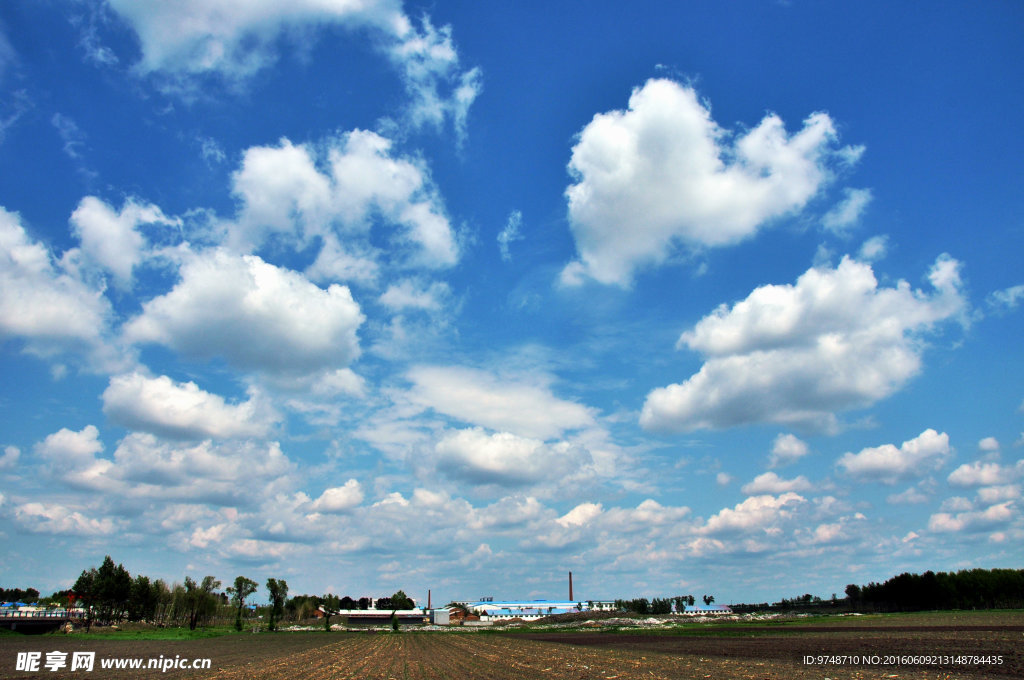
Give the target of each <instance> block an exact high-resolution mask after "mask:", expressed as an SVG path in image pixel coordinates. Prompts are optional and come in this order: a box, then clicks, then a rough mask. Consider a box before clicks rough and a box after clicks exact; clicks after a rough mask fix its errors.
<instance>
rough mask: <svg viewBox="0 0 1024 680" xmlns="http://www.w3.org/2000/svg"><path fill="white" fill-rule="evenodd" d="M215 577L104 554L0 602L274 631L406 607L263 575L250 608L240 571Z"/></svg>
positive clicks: (402, 601)
mask: <svg viewBox="0 0 1024 680" xmlns="http://www.w3.org/2000/svg"><path fill="white" fill-rule="evenodd" d="M220 587H221V582H220V581H219V580H217V579H216V578H215V577H213V576H204V577H203V578H202V579H195V578H192V577H191V576H186V577H185V580H184V582H183V583H172V584H168V583H167V582H165V581H164V580H162V579H155V580H154V579H150V578H149V577H148V576H144V575H142V574H139V575H136V576H134V577H133V576H132V575H131V574H130V573H129V572H128V570H127V569H126V568H125V567H124V565H123V564H115V563H114V560H113V558H111V557H110V555H107V556H106V557H104V559H103V562H102V563H101V564H100V566H99V567H90V568H88V569H84V570H82V573H81V574H80V575H79V577H78V579H77V580H76V581H75V584H74V586H73V587H71V588H70V589H68V590H62V591H57V592H55V593H53V595H51V596H49V597H45V598H40V596H39V595H40V594H39V591H38V590H36V589H35V588H27V589H21V588H9V589H4V588H0V601H4V602H7V601H14V602H26V603H36V604H40V605H44V606H52V607H82V608H84V609H85V610H86V619H85V625H86V627H87V628H88V627H91V626H92V624H93V623H98V624H101V625H111V624H115V623H119V622H123V621H146V622H150V623H153V624H156V625H160V626H188V627H189V628H190V629H191V630H195V629H196V628H197V627H199V626H206V625H210V624H212V623H226V622H227V621H228V620H232V621H233V623H234V626H235V628H236V630H242V629H243V628H244V627H245V626H246V625H247V624H248V623H249V620H250V619H252V618H253V617H263V620H264V621H265V622H266V625H267V628H268V629H269V630H276V629H277V627H278V625H279V623H280V622H281V621H282V620H285V619H292V620H301V619H307V618H309V617H311V616H314V612H315V611H317V610H322V611H323V613H324V619H325V621H324V623H325V627H326V628H327V629H328V630H329V629H330V619H331V616H332V615H334V614H336V613H337V612H338V611H339V610H346V609H370V608H371V607H373V606H374V605H376V607H377V608H380V609H392V610H394V609H412V608H414V607H415V603H414V602H413V600H412V599H411V598H410V597H408V596H407V595H406V594H405V592H404V591H402V590H399V591H398V592H396V593H395V594H394V595H392V596H391V597H383V598H379V599H377V600H376V602H374V601H373V600H371V599H370V598H368V597H361V598H359V599H353V598H351V597H349V596H347V595H346V596H344V597H338V596H337V595H333V594H327V595H296V596H294V597H291V598H289V597H288V583H287V581H285V580H284V579H279V578H269V579H267V582H266V585H265V588H266V592H267V594H268V600H269V603H268V604H266V605H262V606H259V607H256V606H254V605H253V604H252V602H253V600H252V598H251V596H252V595H253V594H254V593H256V592H257V591H258V590H259V589H260V586H259V584H257V583H256V581H254V580H252V579H250V578H247V577H245V576H237V577H236V578H235V580H234V581H233V582H232V584H231V585H229V586H228V587H227V588H225V589H224V591H223V592H221V591H220Z"/></svg>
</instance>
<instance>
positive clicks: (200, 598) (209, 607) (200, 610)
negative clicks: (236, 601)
mask: <svg viewBox="0 0 1024 680" xmlns="http://www.w3.org/2000/svg"><path fill="white" fill-rule="evenodd" d="M217 588H220V581H218V580H217V579H215V578H214V577H213V576H204V577H203V581H202V583H196V582H195V581H194V580H192V577H190V576H186V577H185V606H186V608H187V610H188V629H189V630H195V629H196V626H198V625H199V620H200V619H204V620H205V619H206V618H207V617H209V616H210V615H211V614H213V613H214V612H215V611H216V609H217V597H216V596H215V595H214V593H213V591H214V590H216V589H217Z"/></svg>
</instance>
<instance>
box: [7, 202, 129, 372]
mask: <svg viewBox="0 0 1024 680" xmlns="http://www.w3.org/2000/svg"><path fill="white" fill-rule="evenodd" d="M110 316H111V309H110V304H109V302H107V299H106V298H105V297H104V296H103V290H102V289H100V288H97V287H93V286H90V285H88V284H86V283H85V282H84V281H83V280H82V279H81V278H80V277H79V276H77V274H76V272H75V270H74V268H73V267H72V266H70V265H69V263H67V262H63V261H61V262H58V261H55V259H54V257H53V256H52V255H51V253H50V251H49V250H48V249H47V248H46V246H44V245H43V244H41V243H39V242H38V241H34V240H33V239H32V238H31V237H30V236H29V235H28V234H27V233H26V231H25V228H24V227H23V226H22V224H21V220H20V218H19V216H18V215H17V214H16V213H11V212H7V211H6V210H4V209H3V208H0V337H2V336H7V337H20V338H24V339H26V340H27V342H28V343H29V345H28V347H29V349H31V350H33V351H35V352H37V353H39V354H52V353H54V352H56V351H57V350H59V349H64V348H68V347H72V346H79V347H93V348H95V347H96V346H98V345H99V344H101V342H102V340H101V335H102V333H103V331H104V329H105V328H106V327H107V320H108V319H109V317H110Z"/></svg>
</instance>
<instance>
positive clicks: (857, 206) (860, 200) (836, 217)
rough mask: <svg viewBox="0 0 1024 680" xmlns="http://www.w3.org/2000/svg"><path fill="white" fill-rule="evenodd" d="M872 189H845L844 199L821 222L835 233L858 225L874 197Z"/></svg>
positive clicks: (843, 232)
mask: <svg viewBox="0 0 1024 680" xmlns="http://www.w3.org/2000/svg"><path fill="white" fill-rule="evenodd" d="M872 198H873V197H872V195H871V190H870V189H844V190H843V200H842V201H840V202H839V203H838V204H837V205H836V206H835V207H834V208H832V210H830V211H828V212H827V213H825V216H824V217H822V218H821V224H822V226H824V227H825V229H826V230H828V231H830V232H832V233H834V234H845V233H846V232H848V231H849V230H850V228H852V227H853V226H854V225H856V224H857V223H858V222H859V221H860V218H861V215H863V214H864V210H865V209H867V207H868V204H869V203H871V199H872Z"/></svg>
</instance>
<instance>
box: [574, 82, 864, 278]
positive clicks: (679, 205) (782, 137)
mask: <svg viewBox="0 0 1024 680" xmlns="http://www.w3.org/2000/svg"><path fill="white" fill-rule="evenodd" d="M731 136H732V135H731V134H730V133H729V132H728V131H727V130H724V129H722V128H721V127H719V126H718V125H717V124H716V123H715V122H714V121H713V120H712V118H711V112H710V111H709V110H708V108H707V107H706V106H705V105H704V104H703V103H701V101H700V100H699V99H698V97H697V93H696V92H695V91H694V90H693V89H692V88H690V87H685V86H682V85H680V84H678V83H676V82H673V81H670V80H660V79H656V80H649V81H648V82H647V83H646V84H644V86H643V87H640V88H637V89H635V90H634V91H633V94H632V96H631V97H630V99H629V109H628V110H626V111H612V112H609V113H602V114H598V115H596V116H594V119H593V120H592V121H591V122H590V123H588V124H587V126H586V127H585V128H584V129H583V130H582V132H580V135H579V140H578V142H577V143H576V146H575V147H573V150H572V159H571V161H570V162H569V171H570V173H571V174H572V175H573V177H574V178H575V179H576V183H575V184H573V185H571V186H570V187H569V188H568V189H567V190H566V192H565V193H566V196H567V198H568V201H569V221H570V226H571V227H572V231H573V235H574V236H575V239H576V248H577V251H578V253H579V260H578V261H575V262H572V263H571V264H570V265H569V266H568V267H567V268H566V269H565V270H564V271H563V277H562V278H563V282H565V283H570V284H571V283H578V282H579V281H580V280H581V277H582V276H583V275H586V276H589V277H592V278H594V279H596V280H597V281H600V282H602V283H607V284H616V285H620V286H626V285H629V284H630V282H631V281H632V277H633V273H634V270H635V269H636V268H638V267H640V266H642V265H645V264H657V263H660V262H662V261H663V260H665V258H666V257H668V255H669V254H670V252H671V249H672V247H673V246H674V245H675V244H677V243H678V244H684V245H690V246H722V245H727V244H731V243H736V242H738V241H741V240H743V239H745V238H748V237H750V236H752V235H753V234H754V233H756V232H757V230H758V229H760V228H761V227H762V226H763V225H764V224H765V223H766V222H768V221H770V220H771V219H773V218H777V217H781V216H783V215H787V214H791V213H795V212H798V211H799V210H801V209H802V208H803V207H804V206H805V205H806V203H807V202H808V200H810V199H811V197H813V196H814V195H815V194H816V193H817V192H818V191H819V189H820V188H821V187H822V186H823V185H825V184H826V183H827V182H828V181H829V179H830V176H831V174H832V173H831V171H830V170H829V167H830V163H831V161H832V160H833V159H838V158H845V159H848V158H850V157H851V156H854V155H856V154H855V153H853V151H852V150H850V149H844V150H837V149H835V146H834V143H835V139H836V134H835V128H834V125H833V123H832V120H831V119H830V118H829V117H828V115H827V114H824V113H815V114H812V115H811V116H809V117H808V118H807V120H806V121H804V127H803V129H802V130H800V131H799V132H797V133H796V134H794V135H792V136H790V135H789V134H788V133H787V132H786V129H785V127H784V125H783V122H782V120H781V119H780V118H779V117H778V116H776V115H774V114H772V115H768V116H766V117H765V118H764V120H762V121H761V122H760V124H758V125H757V127H755V128H753V129H752V130H749V131H747V132H745V133H744V134H741V135H738V136H736V137H735V139H734V140H730V137H731Z"/></svg>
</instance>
